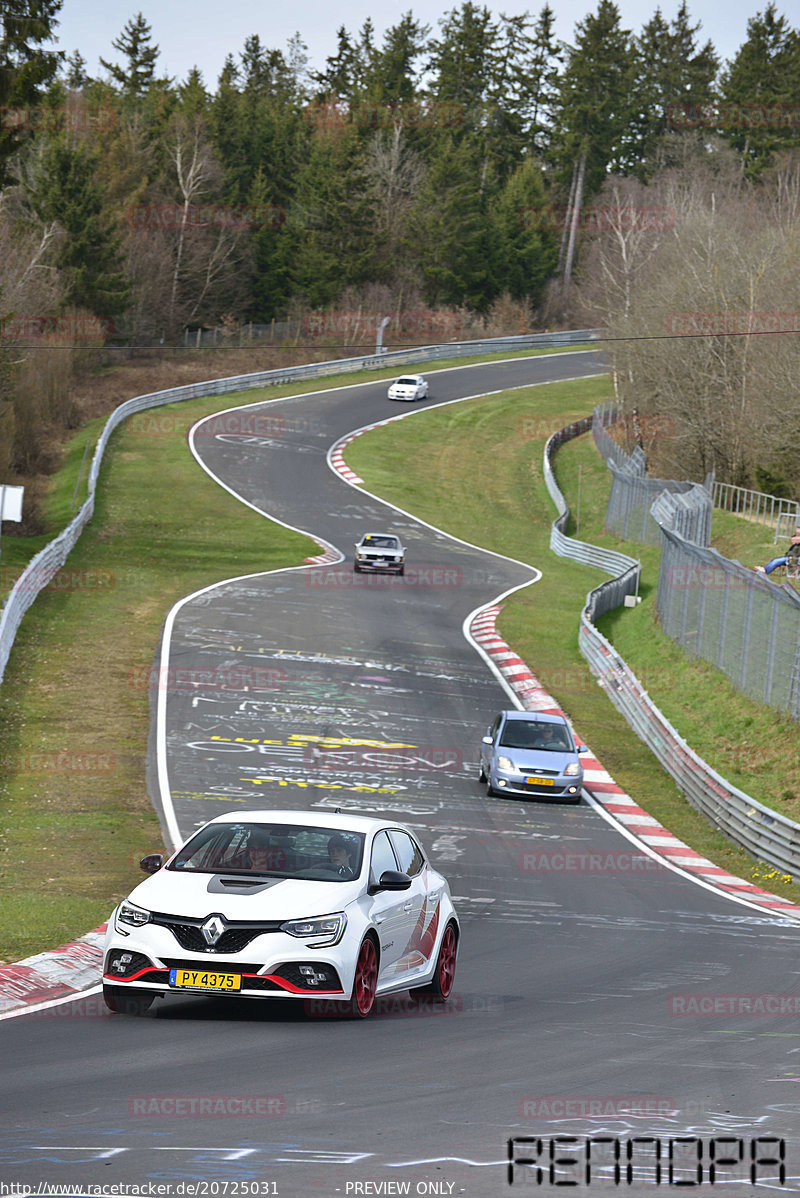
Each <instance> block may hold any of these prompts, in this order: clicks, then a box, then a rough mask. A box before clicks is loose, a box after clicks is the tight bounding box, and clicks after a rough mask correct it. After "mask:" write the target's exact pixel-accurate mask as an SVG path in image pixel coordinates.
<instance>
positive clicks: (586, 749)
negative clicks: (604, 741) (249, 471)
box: [578, 745, 589, 753]
mask: <svg viewBox="0 0 800 1198" xmlns="http://www.w3.org/2000/svg"><path fill="white" fill-rule="evenodd" d="M578 752H579V753H588V752H589V746H588V745H578Z"/></svg>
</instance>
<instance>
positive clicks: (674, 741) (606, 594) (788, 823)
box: [544, 412, 800, 875]
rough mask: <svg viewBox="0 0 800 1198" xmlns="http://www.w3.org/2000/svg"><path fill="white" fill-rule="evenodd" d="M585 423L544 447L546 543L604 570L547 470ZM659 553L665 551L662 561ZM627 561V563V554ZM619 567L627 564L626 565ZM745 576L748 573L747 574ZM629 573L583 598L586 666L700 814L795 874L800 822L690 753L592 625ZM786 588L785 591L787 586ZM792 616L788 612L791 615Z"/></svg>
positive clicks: (799, 863) (668, 539)
mask: <svg viewBox="0 0 800 1198" xmlns="http://www.w3.org/2000/svg"><path fill="white" fill-rule="evenodd" d="M603 419H604V417H603V414H602V413H598V412H595V416H594V423H593V432H594V433H595V439H597V431H598V430H597V428H596V426H597V425H600V429H599V432H600V436H601V437H602V435H603V433H604V426H603V425H602V423H601V422H602V421H603ZM587 427H588V421H580V422H577V423H576V424H573V425H569V426H568V427H567V428H564V429H561V430H560V431H559V432H558V433H556V434H555V436H554V437H551V438H550V441H548V443H547V446H546V447H545V465H544V473H545V479H546V482H547V487H548V490H549V492H550V495H551V497H552V498H553V502H554V503H555V505H556V508H557V510H558V513H559V514H558V517H557V519H556V520H555V521H554V524H553V532H552V533H551V539H550V547H551V549H552V550H553V551H554V552H555V553H558V554H559V555H560V556H561V557H568V558H569V559H570V560H572V561H580V562H582V563H583V564H586V565H597V566H598V567H599V568H600V569H609V568H610V567H611V566H612V561H611V559H610V558H609V557H608V556H607V554H608V551H607V550H602V549H600V548H599V547H598V546H586V545H585V544H584V543H582V542H574V541H571V538H568V537H566V536H565V535H564V532H563V528H564V526H565V525H566V521H567V519H568V517H569V509H568V507H567V504H566V501H565V499H564V497H563V495H562V494H561V491H560V489H559V488H558V484H557V483H556V481H555V477H554V475H553V471H552V457H553V454H554V452H555V449H557V448H558V446H559V445H562V444H563V443H564V442H565V441H567V440H569V439H571V438H572V437H575V436H579V435H581V433H582V432H585V431H586V429H587ZM556 534H557V535H556ZM663 538H664V547H665V548H664V551H666V547H667V545H669V544H673V545H680V544H681V543H682V544H683V545H684V546H689V548H690V549H691V550H695V551H696V552H697V554H698V555H706V558H707V560H712V561H713V560H715V559H717V558H719V559H720V561H721V562H722V563H725V565H726V566H731V565H737V566H738V565H739V564H738V563H730V562H727V560H726V559H725V558H720V555H719V554H715V552H714V550H710V549H702V548H701V547H700V546H696V545H689V543H688V542H685V541H683V539H682V538H681V537H680V535H679V534H678V533H675V532H672V531H670V530H668V529H665V530H664V531H663ZM591 549H595V550H596V551H597V554H598V559H597V560H595V561H593V560H590V559H591V556H592V555H591V554H590V553H589V552H588V550H591ZM664 551H662V561H663V556H664ZM619 556H620V557H623V556H624V555H621V554H620V555H619ZM603 559H605V560H603ZM627 560H628V562H630V561H631V559H627ZM633 564H634V565H635V564H636V563H633ZM621 565H623V567H624V563H621ZM739 569H740V570H742V571H744V567H742V566H739ZM662 573H663V567H662ZM746 573H748V574H749V572H746ZM634 577H635V575H634V572H633V571H632V569H631V568H630V566H628V567H627V568H624V573H623V574H622V575H620V576H619V577H617V578H614V579H612V580H611V581H609V582H603V583H601V584H600V586H599V587H596V588H595V589H594V590H593V591H590V592H589V594H588V595H587V597H586V605H585V607H584V609H583V611H582V612H581V618H580V627H579V630H578V645H579V648H580V650H581V653H582V654H583V656H584V657H585V658H586V660H587V662H588V663H589V668H590V670H591V671H592V673H593V674H594V675H595V676H596V677H597V680H598V682H600V684H601V685H602V686H603V688H604V689H605V692H606V694H607V696H608V698H609V699H610V700H611V702H612V703H613V705H614V706H615V707H616V708H617V710H618V711H619V712H620V713H621V714H622V715H623V716H624V718H625V719H626V721H627V722H628V724H629V725H630V727H631V728H632V729H633V730H634V732H636V734H637V735H638V736H639V737H640V739H641V740H642V741H643V742H644V743H645V744H646V745H647V747H648V748H649V749H650V750H651V751H652V752H653V753H654V754H655V756H656V758H657V759H658V761H659V762H660V763H661V765H662V766H663V767H664V769H665V770H666V771H667V773H669V774H670V776H671V777H672V778H673V779H674V780H675V782H676V784H677V785H678V787H679V788H680V789H681V791H682V792H683V794H684V795H685V796H686V798H687V799H688V801H689V802H690V803H691V804H692V806H693V807H694V808H695V809H696V810H697V811H700V812H701V813H702V814H703V815H705V816H706V818H707V819H709V820H710V821H711V823H712V824H714V826H715V827H717V828H719V829H720V831H722V832H723V833H725V835H726V836H728V837H730V839H731V840H733V841H734V842H735V843H736V844H739V845H740V846H741V847H742V848H743V849H745V850H746V852H748V853H750V854H752V856H754V857H755V858H756V859H757V860H759V861H766V862H769V863H770V864H771V865H773V866H775V867H777V868H778V869H780V870H782V871H784V872H786V873H788V874H792V875H797V874H800V825H798V824H796V823H795V822H794V821H793V820H791V819H789V818H788V817H787V816H784V815H782V814H780V813H779V812H777V811H773V810H771V809H770V808H768V807H766V806H764V804H763V803H759V802H758V801H757V800H756V799H753V798H752V797H751V796H750V795H748V794H746V793H745V792H744V791H742V790H739V789H738V788H737V787H735V786H732V785H731V783H730V782H728V781H727V780H726V779H725V778H723V777H722V776H721V775H720V774H718V773H717V771H716V770H714V769H713V768H712V767H711V766H710V765H709V764H708V762H706V761H704V760H703V759H702V757H700V756H699V755H698V754H697V753H695V752H694V750H693V749H691V748H690V747H689V745H688V744H687V743H686V741H685V740H684V739H683V738H682V737H681V736H680V734H679V733H678V732H677V730H676V729H675V728H674V727H673V726H672V724H671V723H670V722H669V720H668V719H667V718H666V716H665V715H664V714H663V713H662V712H661V711H660V710H659V709H658V707H657V706H656V705H655V703H654V702H653V701H652V699H651V698H650V696H649V695H648V693H647V691H646V690H645V688H644V687H643V686H642V684H641V682H640V681H639V679H638V678H637V677H636V675H635V674H634V672H633V671H632V670H631V669H630V668H629V667H628V665H627V663H626V662H625V661H623V659H622V658H621V657H620V656H619V654H618V653H617V652H616V650H615V649H614V646H613V645H612V644H611V643H610V642H609V641H608V640H607V639H606V638H605V637H604V636H603V634H602V633H601V632H600V631H599V629H598V628H597V627H596V625H595V620H596V619H598V618H599V617H600V615H602V614H603V613H604V612H606V611H609V610H610V609H611V608H612V607H616V606H619V604H620V603H621V602H622V601H623V598H624V595H626V594H628V595H629V594H632V593H633V584H634ZM749 580H750V582H751V583H752V584H753V591H752V592H749V591H748V593H750V594H751V595H753V596H755V595H757V594H759V593H760V591H761V589H762V588H765V587H766V588H769V587H770V586H771V584H770V583H766V582H765V581H764V579H763V576H753V575H752V574H749ZM659 585H660V584H659ZM786 589H787V590H788V588H786ZM745 590H748V588H745ZM795 598H796V597H795ZM787 599H788V607H787V611H794V610H796V611H797V613H798V618H800V601H798V602H797V604H794V603H793V601H792V599H791V597H788V596H787ZM745 607H746V604H745ZM774 612H775V609H774V608H773V609H769V619H770V621H773V620H775V619H776V617H775V615H774ZM751 615H752V610H751ZM793 618H794V617H787V619H789V620H790V619H793ZM787 627H788V625H787ZM792 627H793V625H792ZM789 637H790V642H789V643H790V644H794V642H793V641H791V631H789ZM797 667H798V662H797V654H796V653H795V656H794V661H793V665H792V666H791V667H790V668H789V670H788V671H787V673H788V675H789V677H788V689H789V692H790V694H791V693H793V694H794V698H793V700H792V701H793V702H794V703H795V704H797V703H798V693H797V692H798V669H797ZM752 670H753V673H754V674H756V673H757V672H758V665H757V663H756V662H755V660H754V661H753V665H752ZM792 688H794V690H792ZM590 789H591V788H590Z"/></svg>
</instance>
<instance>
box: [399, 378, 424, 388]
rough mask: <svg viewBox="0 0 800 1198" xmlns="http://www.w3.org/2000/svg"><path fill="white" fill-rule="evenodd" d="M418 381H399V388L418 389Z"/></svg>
mask: <svg viewBox="0 0 800 1198" xmlns="http://www.w3.org/2000/svg"><path fill="white" fill-rule="evenodd" d="M418 381H419V380H418V379H413V378H412V379H398V380H397V385H398V387H416V385H417V382H418Z"/></svg>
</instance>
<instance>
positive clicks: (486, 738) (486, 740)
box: [483, 736, 494, 745]
mask: <svg viewBox="0 0 800 1198" xmlns="http://www.w3.org/2000/svg"><path fill="white" fill-rule="evenodd" d="M483 743H484V744H485V745H493V744H494V741H493V740H492V738H491V736H484V738H483Z"/></svg>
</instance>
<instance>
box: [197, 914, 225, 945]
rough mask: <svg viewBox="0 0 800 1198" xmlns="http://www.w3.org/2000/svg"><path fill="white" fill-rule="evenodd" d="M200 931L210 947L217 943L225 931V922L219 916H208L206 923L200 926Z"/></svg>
mask: <svg viewBox="0 0 800 1198" xmlns="http://www.w3.org/2000/svg"><path fill="white" fill-rule="evenodd" d="M200 931H201V932H202V933H203V939H204V940H205V942H206V944H207V945H209V947H211V946H212V945H214V944H216V943H217V941H218V940H219V938H220V936H221V935H222V933H223V932H224V931H225V920H224V919H223V918H222V916H221V915H209V917H208V919H207V920H206V922H205V923H204V924H201V925H200Z"/></svg>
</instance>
